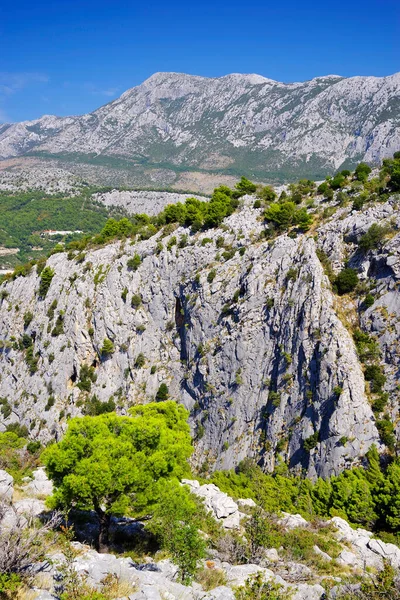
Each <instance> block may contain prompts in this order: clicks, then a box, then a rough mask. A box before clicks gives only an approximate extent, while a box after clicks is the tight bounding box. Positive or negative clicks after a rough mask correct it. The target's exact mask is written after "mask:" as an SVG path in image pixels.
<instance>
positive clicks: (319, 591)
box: [291, 583, 326, 600]
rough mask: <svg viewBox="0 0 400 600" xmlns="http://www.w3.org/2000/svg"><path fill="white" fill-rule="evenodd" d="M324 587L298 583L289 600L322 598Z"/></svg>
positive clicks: (315, 599) (320, 599)
mask: <svg viewBox="0 0 400 600" xmlns="http://www.w3.org/2000/svg"><path fill="white" fill-rule="evenodd" d="M325 594H326V592H325V589H324V588H323V587H322V585H319V584H316V585H309V584H308V583H299V584H298V585H297V586H296V591H295V592H294V594H293V596H292V597H291V600H322V598H325Z"/></svg>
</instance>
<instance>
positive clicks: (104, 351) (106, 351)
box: [100, 338, 115, 356]
mask: <svg viewBox="0 0 400 600" xmlns="http://www.w3.org/2000/svg"><path fill="white" fill-rule="evenodd" d="M113 352H115V348H114V344H113V343H112V341H111V340H109V339H108V338H104V341H103V345H102V347H101V350H100V353H101V355H102V356H110V354H113Z"/></svg>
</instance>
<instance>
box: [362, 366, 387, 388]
mask: <svg viewBox="0 0 400 600" xmlns="http://www.w3.org/2000/svg"><path fill="white" fill-rule="evenodd" d="M364 377H365V379H366V380H367V381H369V387H370V390H371V392H373V393H378V392H381V391H382V388H383V386H384V385H385V383H386V377H385V374H384V373H383V371H382V367H381V366H380V365H367V366H366V367H365V371H364Z"/></svg>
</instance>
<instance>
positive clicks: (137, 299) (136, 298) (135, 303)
mask: <svg viewBox="0 0 400 600" xmlns="http://www.w3.org/2000/svg"><path fill="white" fill-rule="evenodd" d="M141 304H142V297H141V295H140V294H133V296H132V298H131V306H132V308H139V306H140V305H141Z"/></svg>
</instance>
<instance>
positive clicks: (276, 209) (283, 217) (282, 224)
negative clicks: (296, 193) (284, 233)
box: [265, 202, 296, 230]
mask: <svg viewBox="0 0 400 600" xmlns="http://www.w3.org/2000/svg"><path fill="white" fill-rule="evenodd" d="M295 212H296V205H295V203H294V202H283V203H281V204H280V203H273V204H271V205H270V206H269V208H268V209H267V210H266V211H265V219H266V221H268V222H271V223H273V224H274V225H275V226H276V228H277V229H278V230H284V229H287V228H288V227H289V226H290V225H291V224H292V221H293V217H294V214H295Z"/></svg>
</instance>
